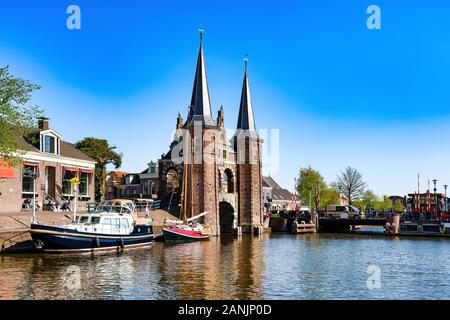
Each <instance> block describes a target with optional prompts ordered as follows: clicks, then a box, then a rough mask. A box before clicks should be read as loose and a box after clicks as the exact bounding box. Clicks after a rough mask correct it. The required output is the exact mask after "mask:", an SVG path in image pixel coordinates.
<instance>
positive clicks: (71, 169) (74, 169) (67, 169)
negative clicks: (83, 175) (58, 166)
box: [63, 166, 80, 172]
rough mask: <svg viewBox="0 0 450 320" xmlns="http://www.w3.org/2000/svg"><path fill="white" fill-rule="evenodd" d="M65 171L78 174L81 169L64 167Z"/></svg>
mask: <svg viewBox="0 0 450 320" xmlns="http://www.w3.org/2000/svg"><path fill="white" fill-rule="evenodd" d="M63 170H64V171H71V172H78V171H79V170H80V169H79V168H75V167H68V166H63Z"/></svg>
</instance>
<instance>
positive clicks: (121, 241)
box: [120, 238, 125, 250]
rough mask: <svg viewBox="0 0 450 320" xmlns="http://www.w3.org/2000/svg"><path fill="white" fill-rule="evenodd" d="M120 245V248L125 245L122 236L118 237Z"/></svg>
mask: <svg viewBox="0 0 450 320" xmlns="http://www.w3.org/2000/svg"><path fill="white" fill-rule="evenodd" d="M120 247H121V248H122V250H123V248H124V247H125V243H124V241H123V238H120Z"/></svg>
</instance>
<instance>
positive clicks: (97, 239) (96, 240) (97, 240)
mask: <svg viewBox="0 0 450 320" xmlns="http://www.w3.org/2000/svg"><path fill="white" fill-rule="evenodd" d="M95 245H96V246H97V248H98V247H100V239H99V238H98V237H95Z"/></svg>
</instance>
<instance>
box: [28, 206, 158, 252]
mask: <svg viewBox="0 0 450 320" xmlns="http://www.w3.org/2000/svg"><path fill="white" fill-rule="evenodd" d="M30 233H31V237H32V239H33V241H34V244H35V246H36V249H37V250H39V251H43V252H49V253H83V252H97V251H117V252H122V251H123V250H126V249H133V248H139V247H145V246H150V245H151V244H152V242H153V240H154V234H153V228H152V226H151V225H150V223H148V224H145V223H143V222H142V221H141V222H140V223H136V221H135V219H134V217H133V206H132V205H130V203H127V202H126V201H124V200H117V201H114V200H113V201H109V202H105V204H103V205H101V206H99V208H98V209H97V210H96V211H94V212H91V213H86V214H81V215H80V216H78V217H76V218H74V220H73V221H72V222H71V223H69V224H66V225H61V226H49V225H44V224H39V223H36V222H35V223H32V224H31V229H30Z"/></svg>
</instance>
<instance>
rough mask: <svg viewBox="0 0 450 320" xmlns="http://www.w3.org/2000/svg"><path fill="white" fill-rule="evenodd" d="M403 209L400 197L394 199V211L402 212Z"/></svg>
mask: <svg viewBox="0 0 450 320" xmlns="http://www.w3.org/2000/svg"><path fill="white" fill-rule="evenodd" d="M404 210H405V206H404V205H403V203H402V201H401V200H400V199H396V200H395V203H394V211H395V212H396V213H402V212H403V211H404Z"/></svg>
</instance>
